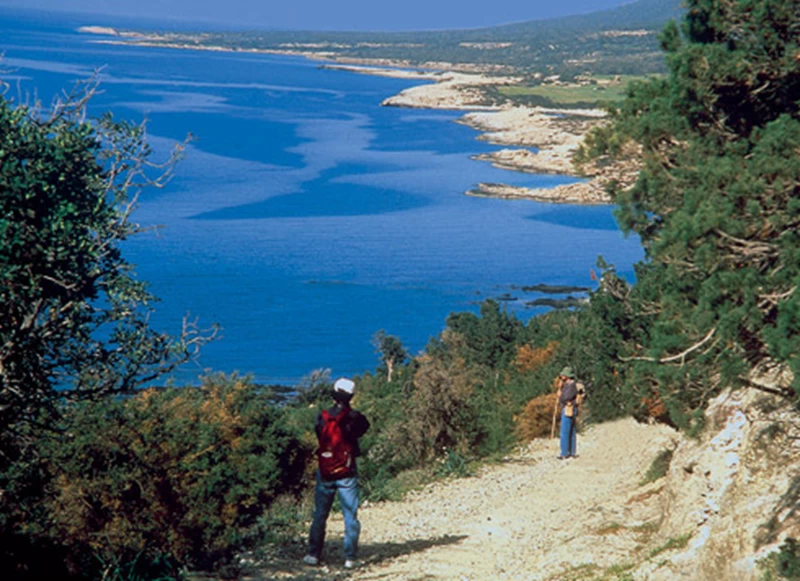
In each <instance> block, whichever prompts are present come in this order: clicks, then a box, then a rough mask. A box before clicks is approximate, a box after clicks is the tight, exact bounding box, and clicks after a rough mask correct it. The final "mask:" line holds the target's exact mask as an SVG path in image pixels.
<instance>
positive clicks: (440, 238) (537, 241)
mask: <svg viewBox="0 0 800 581" xmlns="http://www.w3.org/2000/svg"><path fill="white" fill-rule="evenodd" d="M82 25H106V26H117V27H127V28H153V27H154V23H153V22H142V21H129V20H119V19H109V18H107V17H105V18H101V17H93V16H89V15H81V16H77V17H76V16H67V15H59V16H49V15H45V14H42V13H35V12H27V11H12V10H4V9H2V8H0V38H1V39H2V40H0V51H2V53H3V54H4V57H3V59H2V61H0V64H2V69H3V72H2V73H0V78H2V80H3V81H4V82H5V83H7V84H8V88H7V90H6V96H7V97H12V98H13V99H14V100H15V101H28V102H30V101H32V100H33V99H35V98H39V99H41V100H42V101H43V102H44V103H48V102H49V101H50V99H51V98H52V97H53V96H54V95H56V94H58V93H59V92H61V91H63V90H65V89H69V88H70V87H72V86H73V85H74V83H75V82H76V81H78V80H80V79H86V78H88V77H90V76H91V75H92V74H93V73H94V72H95V71H99V73H98V74H99V78H100V81H101V85H100V88H101V92H100V93H99V94H98V95H97V96H96V97H95V99H94V100H93V101H92V104H91V107H92V111H93V112H94V113H100V112H103V111H107V110H110V111H112V112H113V114H114V116H115V117H117V118H119V119H127V120H131V121H132V122H136V123H138V122H141V121H143V120H145V119H146V120H147V127H148V135H149V141H150V143H151V144H152V145H153V148H154V150H155V152H156V155H155V157H156V158H162V159H163V158H164V157H165V156H166V154H167V152H168V151H169V150H170V148H171V147H172V146H174V144H175V143H176V142H180V141H182V140H183V139H184V138H185V137H186V136H187V134H189V133H191V134H192V135H193V136H194V140H193V141H191V142H190V144H189V146H188V148H187V151H186V156H185V159H184V160H183V161H182V162H181V163H180V164H179V165H178V167H177V170H176V175H175V177H174V179H173V180H172V181H171V182H170V183H169V184H168V186H167V187H166V188H164V189H160V190H154V189H147V190H144V191H143V192H142V194H141V196H140V199H139V206H138V208H137V211H136V212H135V214H134V218H135V220H136V221H137V222H139V223H141V224H143V225H146V226H149V225H160V226H162V227H161V228H158V229H157V230H155V231H153V232H148V233H145V234H142V235H139V236H138V237H136V238H135V239H133V240H131V241H129V242H128V243H126V245H125V247H124V252H125V256H126V257H127V258H128V260H129V261H131V262H132V263H134V264H135V265H136V271H137V273H138V276H139V277H140V278H141V279H142V280H146V281H148V282H149V283H150V287H151V290H152V291H153V292H154V294H156V295H157V296H158V297H160V299H161V301H160V302H159V303H158V304H157V305H156V313H155V316H154V319H153V325H154V326H155V327H156V328H158V329H160V330H165V331H167V332H171V333H177V332H178V331H179V330H180V324H181V320H182V318H183V317H184V316H185V315H187V314H188V315H189V316H190V317H191V318H192V319H194V318H197V320H198V321H199V324H200V326H201V327H202V326H206V327H207V326H210V325H211V324H212V323H218V324H219V325H220V326H221V327H222V330H223V331H222V335H223V337H222V339H220V340H218V341H215V342H214V343H212V344H210V345H208V346H206V348H205V349H204V350H203V352H202V354H201V356H200V358H199V360H198V361H197V362H195V363H192V364H188V365H186V366H184V367H183V368H182V369H181V370H180V371H179V372H177V373H176V374H175V376H174V378H173V379H174V381H176V382H177V383H179V384H184V383H197V382H198V377H199V376H200V375H201V374H204V373H208V372H210V371H225V372H229V373H230V372H234V371H237V372H240V373H243V374H250V375H252V376H253V378H254V379H255V380H256V381H258V382H263V383H283V384H288V385H297V384H298V383H300V382H302V381H303V378H304V377H306V376H307V375H308V374H309V373H311V372H312V371H314V370H317V369H330V371H331V374H332V375H333V376H339V375H353V374H361V373H364V372H365V371H368V370H373V369H374V368H375V366H376V365H377V363H378V360H377V356H376V354H375V350H374V347H373V346H372V344H371V339H372V337H373V335H374V333H375V332H376V331H378V330H379V329H383V330H385V331H386V332H387V333H389V334H392V335H395V336H397V337H399V338H400V339H401V340H402V341H403V343H404V344H405V345H406V347H407V348H408V349H409V351H410V352H411V353H417V352H419V351H420V350H421V349H423V348H424V346H425V344H426V343H427V342H428V340H429V339H430V338H431V337H433V336H435V335H436V334H438V333H439V332H440V331H441V329H442V328H443V326H444V321H445V319H446V317H447V315H448V314H449V313H452V312H458V311H473V312H476V311H477V310H478V307H479V304H480V302H481V301H482V300H484V299H486V298H492V297H503V298H505V299H508V298H510V299H512V300H504V301H503V305H504V308H507V309H509V310H511V311H512V312H514V313H515V314H516V315H517V316H519V317H520V318H523V319H527V318H528V317H530V316H533V315H535V314H537V313H540V312H542V309H541V308H540V309H532V308H530V307H528V306H527V305H526V303H527V302H529V301H532V300H533V299H535V298H537V297H540V296H542V295H538V294H537V293H524V292H522V291H521V290H520V287H522V286H526V285H533V284H537V283H544V284H548V285H569V286H573V285H577V286H588V287H592V286H593V285H594V284H595V283H593V282H592V280H591V277H590V275H591V271H592V269H593V268H594V267H595V263H596V260H597V257H598V255H602V256H603V257H604V258H605V259H606V260H607V261H608V262H610V263H612V264H614V265H616V267H617V270H618V272H620V273H621V274H622V275H623V276H626V277H627V278H629V279H632V277H633V274H632V267H631V265H632V264H633V263H634V262H636V261H638V260H640V259H641V255H642V251H641V247H640V244H639V242H638V240H637V239H635V238H629V239H626V238H625V237H624V236H623V235H622V234H621V233H620V232H619V230H618V229H617V227H616V225H615V223H614V220H613V217H612V209H611V208H610V207H578V206H561V205H559V206H554V205H548V204H541V203H537V202H530V201H508V200H493V199H483V198H474V197H469V196H465V195H464V192H465V191H467V190H469V189H471V188H472V187H473V186H474V185H476V184H477V183H478V182H501V183H508V184H512V185H520V186H528V187H547V186H554V185H557V184H560V183H567V182H570V181H572V180H573V178H569V177H565V176H537V175H531V174H523V173H518V172H511V171H505V170H499V169H495V168H493V167H491V166H490V165H489V164H487V163H485V162H480V161H474V160H472V159H470V158H471V156H473V155H476V154H479V153H483V152H487V151H492V150H494V149H496V147H495V146H492V145H489V144H486V143H484V142H481V141H478V140H477V139H476V138H477V137H478V134H477V133H476V132H475V131H473V130H472V129H470V128H468V127H466V126H464V125H461V124H458V123H455V121H456V120H457V119H458V118H459V117H460V116H461V115H462V114H463V113H462V112H458V111H427V110H408V109H397V108H389V107H381V106H380V103H381V101H382V100H383V99H385V98H387V97H389V96H391V95H393V94H396V93H398V92H399V91H401V90H403V89H404V88H407V87H409V86H411V85H412V83H411V82H410V81H408V80H400V79H388V78H381V77H375V76H367V75H358V74H354V73H347V72H342V71H331V70H326V69H321V68H320V67H319V63H316V62H313V61H310V60H306V59H302V58H298V57H289V56H277V55H259V54H245V53H235V52H230V53H228V52H209V51H192V50H171V49H160V48H147V47H132V46H120V45H112V44H102V43H99V42H97V41H98V40H101V39H100V38H98V37H95V36H90V35H85V34H80V33H78V32H77V31H76V29H77V28H78V27H79V26H82Z"/></svg>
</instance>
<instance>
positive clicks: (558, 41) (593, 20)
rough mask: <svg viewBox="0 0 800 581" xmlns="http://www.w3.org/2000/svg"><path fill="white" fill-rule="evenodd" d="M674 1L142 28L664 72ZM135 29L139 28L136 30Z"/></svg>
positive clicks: (410, 56)
mask: <svg viewBox="0 0 800 581" xmlns="http://www.w3.org/2000/svg"><path fill="white" fill-rule="evenodd" d="M680 13H681V9H680V2H679V1H678V0H637V1H636V2H632V3H630V4H625V5H623V6H620V7H618V8H615V9H612V10H605V11H600V12H595V13H593V14H588V15H578V16H568V17H562V18H553V19H548V20H533V21H527V22H520V23H515V24H508V25H504V26H494V27H488V28H478V29H466V30H443V31H423V32H391V33H390V32H314V31H281V30H266V31H257V30H252V31H233V30H231V31H220V32H210V31H204V30H197V31H191V32H180V33H178V32H174V31H167V30H162V31H148V32H145V33H144V34H146V35H147V41H148V42H155V43H167V44H186V45H187V46H203V47H223V48H229V49H234V50H282V51H300V52H306V53H317V54H319V55H322V56H325V57H327V58H346V59H390V60H394V61H398V62H402V63H406V64H408V65H411V66H413V65H424V64H425V63H456V64H458V63H460V64H470V65H479V66H480V65H483V66H486V67H488V68H489V70H491V69H492V67H497V68H498V69H500V70H503V69H505V70H511V69H513V70H515V71H517V72H531V73H536V72H539V73H549V74H561V75H565V76H569V75H575V74H582V73H586V72H591V73H593V74H649V73H654V72H659V73H660V72H663V71H664V63H663V56H662V54H661V51H660V50H659V47H658V40H657V34H658V31H659V30H660V29H661V28H662V27H663V26H664V24H665V23H666V22H668V21H669V20H670V19H672V18H678V17H680ZM140 32H141V31H140Z"/></svg>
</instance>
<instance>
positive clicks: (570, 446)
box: [561, 410, 578, 458]
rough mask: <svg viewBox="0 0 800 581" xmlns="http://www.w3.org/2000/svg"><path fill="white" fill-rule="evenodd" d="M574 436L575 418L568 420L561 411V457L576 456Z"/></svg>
mask: <svg viewBox="0 0 800 581" xmlns="http://www.w3.org/2000/svg"><path fill="white" fill-rule="evenodd" d="M577 440H578V438H577V435H576V434H575V416H573V417H571V418H568V417H567V416H566V415H564V410H561V456H563V457H564V458H568V457H570V456H575V455H576V454H577V451H578V448H577V443H578V441H577Z"/></svg>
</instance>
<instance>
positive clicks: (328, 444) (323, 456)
mask: <svg viewBox="0 0 800 581" xmlns="http://www.w3.org/2000/svg"><path fill="white" fill-rule="evenodd" d="M349 412H350V410H349V409H348V408H345V409H344V410H342V411H341V412H339V415H337V416H336V417H334V418H332V417H331V416H330V415H329V414H328V411H327V410H323V411H322V419H323V420H324V421H325V422H324V425H323V426H322V432H321V433H320V435H319V448H318V449H317V460H318V461H319V472H320V475H321V476H322V478H323V479H325V480H337V479H339V478H344V477H345V476H347V475H349V474H350V473H351V472H352V471H353V468H354V467H355V462H354V459H353V446H352V444H351V443H350V442H348V441H347V439H345V437H344V432H343V431H342V425H341V424H342V422H343V421H344V419H345V418H346V417H347V416H348V415H349Z"/></svg>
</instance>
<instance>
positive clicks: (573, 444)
mask: <svg viewBox="0 0 800 581" xmlns="http://www.w3.org/2000/svg"><path fill="white" fill-rule="evenodd" d="M557 383H558V395H557V397H556V410H558V408H559V407H560V408H561V455H560V456H559V457H558V459H559V460H566V459H567V458H574V457H576V456H577V455H578V454H577V434H576V432H577V430H576V427H577V426H576V422H577V419H578V399H579V397H578V396H579V393H578V386H577V383H576V381H575V373H573V371H572V367H569V366H567V367H564V369H562V370H561V373H559V374H558V380H557ZM554 415H555V414H554Z"/></svg>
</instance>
